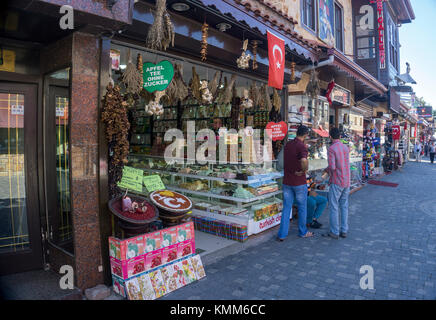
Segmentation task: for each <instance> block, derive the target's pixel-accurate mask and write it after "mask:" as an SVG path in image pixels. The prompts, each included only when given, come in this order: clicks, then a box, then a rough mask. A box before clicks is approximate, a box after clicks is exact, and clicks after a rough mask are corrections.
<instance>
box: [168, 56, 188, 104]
mask: <svg viewBox="0 0 436 320" xmlns="http://www.w3.org/2000/svg"><path fill="white" fill-rule="evenodd" d="M188 93H189V92H188V86H187V85H186V83H185V82H184V81H183V73H182V66H181V65H180V64H175V65H174V77H173V80H172V81H171V82H170V85H169V86H168V87H167V89H166V95H167V96H168V104H169V105H172V106H174V105H177V103H178V102H179V101H180V102H182V101H183V100H185V99H186V97H187V96H188Z"/></svg>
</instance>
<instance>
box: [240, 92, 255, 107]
mask: <svg viewBox="0 0 436 320" xmlns="http://www.w3.org/2000/svg"><path fill="white" fill-rule="evenodd" d="M241 107H242V108H244V109H250V108H252V107H253V100H251V99H250V97H249V92H248V90H247V89H244V98H243V99H241Z"/></svg>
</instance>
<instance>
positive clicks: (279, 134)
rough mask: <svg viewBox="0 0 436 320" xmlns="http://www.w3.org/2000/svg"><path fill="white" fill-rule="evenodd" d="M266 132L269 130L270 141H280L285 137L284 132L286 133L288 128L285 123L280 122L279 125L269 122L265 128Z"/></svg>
mask: <svg viewBox="0 0 436 320" xmlns="http://www.w3.org/2000/svg"><path fill="white" fill-rule="evenodd" d="M266 129H267V130H271V131H272V132H271V134H272V137H271V138H272V141H281V140H283V139H284V138H285V137H286V132H287V131H288V126H287V125H286V122H284V121H282V122H279V123H275V122H270V123H268V124H267V126H266Z"/></svg>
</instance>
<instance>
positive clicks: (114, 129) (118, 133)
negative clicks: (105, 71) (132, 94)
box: [101, 83, 130, 198]
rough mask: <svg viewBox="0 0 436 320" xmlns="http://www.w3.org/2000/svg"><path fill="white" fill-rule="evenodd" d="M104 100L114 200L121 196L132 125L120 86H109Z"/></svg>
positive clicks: (102, 117) (110, 181)
mask: <svg viewBox="0 0 436 320" xmlns="http://www.w3.org/2000/svg"><path fill="white" fill-rule="evenodd" d="M106 89H107V92H106V94H105V96H104V98H103V110H102V113H101V121H102V122H104V123H105V125H106V139H107V141H108V146H109V155H110V156H109V193H110V196H111V197H112V198H113V197H115V196H116V195H117V194H119V192H120V190H119V188H118V187H117V182H119V181H121V177H122V172H123V167H124V164H125V163H127V162H128V160H127V156H128V154H129V140H128V139H127V137H128V132H129V129H130V123H129V120H128V116H127V106H128V104H127V102H126V101H123V97H122V95H121V93H120V87H119V86H113V85H112V84H111V83H109V84H108V86H107V88H106Z"/></svg>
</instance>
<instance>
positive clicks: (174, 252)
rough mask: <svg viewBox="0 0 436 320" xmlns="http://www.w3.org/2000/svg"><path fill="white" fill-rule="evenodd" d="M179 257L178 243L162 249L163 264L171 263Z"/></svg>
mask: <svg viewBox="0 0 436 320" xmlns="http://www.w3.org/2000/svg"><path fill="white" fill-rule="evenodd" d="M177 258H178V244H177V243H176V244H173V245H171V246H169V247H165V248H163V249H162V264H166V263H169V262H171V261H174V260H176V259H177Z"/></svg>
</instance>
